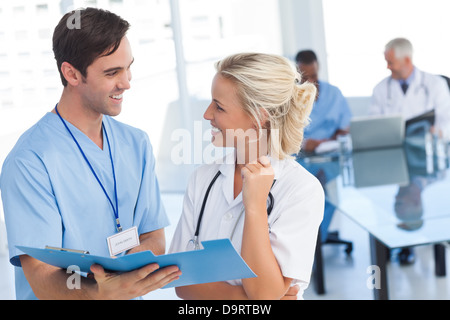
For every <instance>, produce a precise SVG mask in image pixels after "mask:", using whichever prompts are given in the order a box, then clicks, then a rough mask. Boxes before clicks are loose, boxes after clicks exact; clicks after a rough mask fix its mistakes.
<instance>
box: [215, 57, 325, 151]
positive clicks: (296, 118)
mask: <svg viewBox="0 0 450 320" xmlns="http://www.w3.org/2000/svg"><path fill="white" fill-rule="evenodd" d="M216 70H217V73H218V74H220V75H221V76H223V77H225V78H227V79H230V80H231V81H232V82H233V83H234V84H235V86H236V91H237V95H238V98H239V100H240V102H241V103H242V105H243V107H244V110H245V111H246V112H247V113H248V114H249V115H250V117H252V118H253V119H254V120H255V123H256V124H257V126H258V128H259V129H268V130H269V135H268V136H269V142H268V145H269V154H270V155H271V156H272V157H275V158H277V159H285V158H289V157H290V156H291V155H292V154H296V153H298V152H299V151H300V149H301V145H302V142H303V132H304V129H305V127H306V126H307V125H308V124H309V115H310V114H311V110H312V106H313V103H314V101H315V98H316V93H317V89H316V87H315V86H314V85H313V84H311V83H304V84H300V82H301V75H300V74H299V73H298V71H297V70H296V68H295V67H294V65H293V64H292V63H291V62H290V61H289V60H288V59H286V58H283V57H281V56H278V55H272V54H262V53H241V54H235V55H231V56H229V57H227V58H225V59H223V60H221V61H219V62H217V63H216ZM262 119H266V122H265V123H261V121H262Z"/></svg>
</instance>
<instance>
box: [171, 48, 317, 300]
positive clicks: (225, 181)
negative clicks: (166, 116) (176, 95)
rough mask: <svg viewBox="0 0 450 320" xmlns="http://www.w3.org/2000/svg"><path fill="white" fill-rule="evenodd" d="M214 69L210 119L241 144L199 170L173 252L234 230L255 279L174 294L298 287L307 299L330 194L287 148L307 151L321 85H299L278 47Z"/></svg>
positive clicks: (226, 143)
mask: <svg viewBox="0 0 450 320" xmlns="http://www.w3.org/2000/svg"><path fill="white" fill-rule="evenodd" d="M216 69H217V74H216V76H215V78H214V80H213V83H212V102H211V104H210V105H209V107H208V108H207V110H206V112H205V114H204V118H205V119H206V120H208V121H210V123H211V126H212V130H211V133H212V143H213V144H214V145H215V146H216V147H230V148H234V150H235V152H234V153H231V154H230V155H228V156H226V157H225V159H221V160H220V161H217V162H216V163H214V164H211V165H205V166H202V167H200V168H199V169H198V170H196V171H195V172H194V174H193V175H192V177H191V179H190V181H189V185H188V188H187V191H186V195H185V199H184V204H183V213H182V216H181V219H180V221H179V223H178V226H177V229H176V231H175V234H174V238H173V241H172V244H171V248H170V252H179V251H185V250H192V249H195V245H194V246H193V247H191V245H192V244H197V245H198V244H201V242H202V241H206V240H215V239H223V238H229V239H230V240H231V242H232V244H233V246H234V247H235V249H236V250H237V251H238V252H240V254H241V256H242V258H243V259H244V260H245V262H246V263H247V264H248V265H249V267H250V268H251V269H252V270H253V271H254V272H255V273H256V274H257V277H256V278H251V279H242V280H235V281H227V282H217V283H208V284H201V285H194V286H187V287H180V288H177V290H176V292H177V294H178V296H179V297H181V298H183V299H196V300H198V299H281V298H283V297H285V296H286V294H287V292H288V291H290V287H291V286H294V285H298V286H299V287H300V292H299V298H302V295H303V291H304V289H306V287H307V286H308V284H309V281H310V276H311V269H312V265H313V260H314V251H315V246H316V240H317V234H318V228H319V225H320V223H321V221H322V217H323V210H324V194H323V189H322V187H321V185H320V183H319V182H318V180H317V179H316V178H315V177H314V176H312V175H311V174H310V173H309V172H308V171H307V170H305V169H304V168H303V167H301V166H300V165H299V164H298V163H297V162H296V161H295V160H294V159H293V158H292V157H290V156H289V155H291V154H294V153H295V154H296V153H297V152H298V151H299V150H300V147H301V144H302V140H303V130H304V128H305V126H306V125H307V124H308V117H309V114H310V112H311V108H312V105H313V102H314V100H315V95H316V89H315V86H314V85H312V84H303V85H301V84H300V80H301V78H300V75H299V74H298V72H297V71H296V69H295V67H294V66H293V65H291V63H290V62H289V61H288V60H286V59H285V58H283V57H280V56H276V55H268V54H237V55H233V56H230V57H228V58H226V59H224V60H222V61H220V62H218V63H217V65H216ZM208 190H209V191H208ZM202 206H204V210H202ZM202 211H203V215H201V214H200V212H202ZM200 216H201V217H200ZM288 295H289V294H288Z"/></svg>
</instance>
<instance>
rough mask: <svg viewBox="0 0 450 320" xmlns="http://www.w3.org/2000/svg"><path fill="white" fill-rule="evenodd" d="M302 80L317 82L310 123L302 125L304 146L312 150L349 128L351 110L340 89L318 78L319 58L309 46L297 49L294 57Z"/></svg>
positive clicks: (305, 148)
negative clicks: (298, 50) (301, 49)
mask: <svg viewBox="0 0 450 320" xmlns="http://www.w3.org/2000/svg"><path fill="white" fill-rule="evenodd" d="M296 62H297V67H298V69H299V71H300V73H301V74H302V81H303V82H305V81H309V82H311V83H314V84H315V85H316V86H317V92H318V95H317V99H316V102H315V104H314V108H313V110H312V112H311V116H310V118H311V124H310V125H309V127H307V128H306V129H305V144H304V146H303V150H305V151H307V152H313V151H314V150H315V149H316V148H317V147H318V146H319V145H320V144H321V143H323V142H325V141H329V140H335V139H336V137H337V136H338V135H344V134H347V133H348V132H349V131H348V130H349V126H350V121H351V118H352V113H351V111H350V108H349V106H348V103H347V100H346V99H345V97H344V96H343V95H342V93H341V91H340V90H339V89H338V88H337V87H335V86H333V85H331V84H329V83H328V82H325V81H322V80H319V77H318V74H319V62H318V60H317V56H316V54H315V53H314V52H313V51H311V50H304V51H300V52H299V53H298V54H297V57H296Z"/></svg>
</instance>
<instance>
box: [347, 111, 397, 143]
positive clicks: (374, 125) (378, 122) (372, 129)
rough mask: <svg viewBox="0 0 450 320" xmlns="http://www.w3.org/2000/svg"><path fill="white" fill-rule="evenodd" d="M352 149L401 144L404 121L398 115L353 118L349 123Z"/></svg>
mask: <svg viewBox="0 0 450 320" xmlns="http://www.w3.org/2000/svg"><path fill="white" fill-rule="evenodd" d="M350 135H351V137H352V147H353V151H360V150H369V149H379V148H392V147H400V146H402V145H403V141H404V138H405V121H404V120H403V117H402V116H399V115H384V116H367V117H358V118H354V119H353V120H352V121H351V123H350Z"/></svg>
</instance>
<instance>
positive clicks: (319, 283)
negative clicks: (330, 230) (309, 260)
mask: <svg viewBox="0 0 450 320" xmlns="http://www.w3.org/2000/svg"><path fill="white" fill-rule="evenodd" d="M320 239H321V238H320V231H319V235H318V237H317V243H316V252H315V254H314V273H313V275H314V284H315V289H316V293H317V294H319V295H322V294H325V279H324V270H323V257H322V241H321V240H320Z"/></svg>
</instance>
